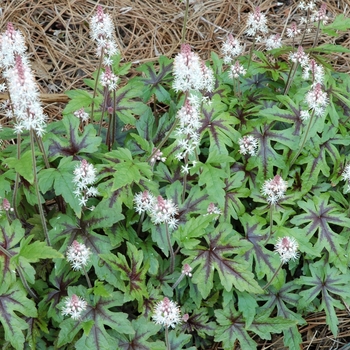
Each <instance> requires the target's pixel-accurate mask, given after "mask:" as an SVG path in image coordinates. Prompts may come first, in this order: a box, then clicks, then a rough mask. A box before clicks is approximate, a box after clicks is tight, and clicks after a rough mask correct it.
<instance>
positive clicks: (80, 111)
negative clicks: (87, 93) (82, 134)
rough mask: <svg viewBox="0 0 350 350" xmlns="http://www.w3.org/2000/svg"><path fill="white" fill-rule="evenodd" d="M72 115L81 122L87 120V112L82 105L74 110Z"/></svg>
mask: <svg viewBox="0 0 350 350" xmlns="http://www.w3.org/2000/svg"><path fill="white" fill-rule="evenodd" d="M73 114H74V116H75V117H77V118H79V119H81V120H82V121H83V122H87V121H88V120H89V114H88V113H86V112H85V110H84V107H83V108H80V109H78V110H77V111H75V112H74V113H73Z"/></svg>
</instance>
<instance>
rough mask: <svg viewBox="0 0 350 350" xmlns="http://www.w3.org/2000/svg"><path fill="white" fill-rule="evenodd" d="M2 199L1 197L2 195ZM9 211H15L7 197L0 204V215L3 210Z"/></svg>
mask: <svg viewBox="0 0 350 350" xmlns="http://www.w3.org/2000/svg"><path fill="white" fill-rule="evenodd" d="M0 199H1V197H0ZM9 211H13V208H12V207H11V204H10V202H9V201H8V199H7V198H4V199H3V200H2V203H1V204H0V216H1V213H2V212H6V213H8V212H9Z"/></svg>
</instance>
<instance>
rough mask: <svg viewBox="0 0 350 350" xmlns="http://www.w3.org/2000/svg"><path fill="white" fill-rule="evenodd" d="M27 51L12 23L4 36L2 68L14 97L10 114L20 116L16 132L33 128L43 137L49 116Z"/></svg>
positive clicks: (0, 52)
mask: <svg viewBox="0 0 350 350" xmlns="http://www.w3.org/2000/svg"><path fill="white" fill-rule="evenodd" d="M25 52H26V46H25V44H24V39H23V36H22V34H21V33H20V32H19V31H16V30H15V29H14V28H13V25H12V24H11V23H8V25H7V30H6V31H5V33H3V34H2V35H1V37H0V67H1V68H3V69H4V73H3V76H4V78H5V79H6V80H7V86H8V91H9V94H10V96H11V107H12V108H11V113H9V114H8V116H9V117H15V118H16V125H15V128H14V130H15V132H16V133H22V132H23V131H24V130H33V131H35V132H36V134H37V135H38V136H42V135H43V133H44V131H45V128H46V119H47V117H46V115H45V114H44V112H43V109H42V107H41V103H40V100H39V90H38V87H37V85H36V83H35V79H34V76H33V73H32V71H31V69H30V66H29V61H28V58H27V57H26V55H25ZM3 88H4V87H2V89H3ZM12 112H13V114H12Z"/></svg>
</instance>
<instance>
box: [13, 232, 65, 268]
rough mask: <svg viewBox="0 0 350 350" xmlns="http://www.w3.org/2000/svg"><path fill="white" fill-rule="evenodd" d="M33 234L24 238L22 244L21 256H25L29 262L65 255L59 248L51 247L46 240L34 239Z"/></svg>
mask: <svg viewBox="0 0 350 350" xmlns="http://www.w3.org/2000/svg"><path fill="white" fill-rule="evenodd" d="M33 237H34V236H33V235H31V236H28V237H26V238H25V239H22V241H21V244H20V251H19V253H18V255H19V256H21V257H23V258H25V259H26V260H28V261H29V262H32V263H34V262H38V261H39V259H54V258H64V256H63V255H62V254H61V253H60V252H58V251H57V250H55V249H53V248H52V247H49V246H48V245H47V244H46V243H45V242H39V241H34V242H32V243H31V241H32V239H33Z"/></svg>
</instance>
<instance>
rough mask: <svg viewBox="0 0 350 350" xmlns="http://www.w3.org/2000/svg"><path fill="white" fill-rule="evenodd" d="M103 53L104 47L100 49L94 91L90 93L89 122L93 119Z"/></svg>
mask: <svg viewBox="0 0 350 350" xmlns="http://www.w3.org/2000/svg"><path fill="white" fill-rule="evenodd" d="M103 54H104V47H102V50H101V54H100V61H99V63H98V68H97V76H96V81H95V86H94V92H93V95H92V103H91V116H90V122H91V123H92V122H93V121H94V107H95V97H96V92H97V84H98V78H99V76H100V72H101V66H102V62H103Z"/></svg>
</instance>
